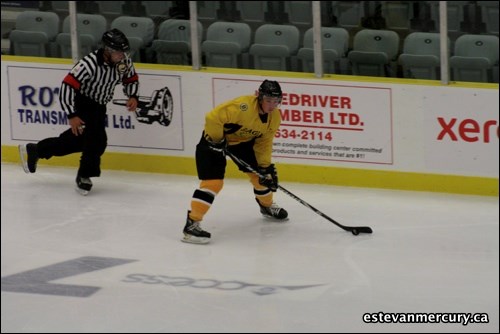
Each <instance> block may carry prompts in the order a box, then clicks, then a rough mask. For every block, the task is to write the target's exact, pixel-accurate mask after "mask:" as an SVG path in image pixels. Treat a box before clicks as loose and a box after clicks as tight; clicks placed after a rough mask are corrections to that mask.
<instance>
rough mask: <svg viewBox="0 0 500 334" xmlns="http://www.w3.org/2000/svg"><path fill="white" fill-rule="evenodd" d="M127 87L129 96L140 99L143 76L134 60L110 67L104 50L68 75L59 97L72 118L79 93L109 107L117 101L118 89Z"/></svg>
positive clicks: (86, 59) (87, 58)
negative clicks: (76, 96) (138, 71)
mask: <svg viewBox="0 0 500 334" xmlns="http://www.w3.org/2000/svg"><path fill="white" fill-rule="evenodd" d="M120 83H121V84H123V93H124V94H125V95H126V96H127V97H132V96H135V97H137V95H138V92H139V77H138V75H137V73H136V71H135V68H134V65H133V63H132V60H131V59H130V58H126V59H125V60H124V61H123V62H121V63H118V64H114V65H109V64H106V63H105V62H104V49H98V50H96V51H93V52H91V53H90V54H88V55H87V56H85V57H84V58H82V59H81V60H80V61H78V63H76V64H75V66H74V67H73V69H72V70H71V71H70V72H69V73H68V74H67V75H66V77H65V78H64V80H63V82H62V84H61V90H60V94H59V100H60V102H61V107H62V109H63V110H64V111H65V112H66V113H67V114H68V118H71V117H73V116H76V115H75V104H74V102H75V95H76V94H77V92H78V93H80V94H82V95H84V96H86V97H88V98H90V99H92V100H93V101H95V102H96V103H99V104H102V105H105V104H107V103H108V102H109V101H111V99H112V98H113V94H114V91H115V87H116V86H117V85H119V84H120Z"/></svg>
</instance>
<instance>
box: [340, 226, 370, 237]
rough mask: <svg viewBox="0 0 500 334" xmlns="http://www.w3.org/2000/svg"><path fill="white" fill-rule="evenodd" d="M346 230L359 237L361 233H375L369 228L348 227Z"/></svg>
mask: <svg viewBox="0 0 500 334" xmlns="http://www.w3.org/2000/svg"><path fill="white" fill-rule="evenodd" d="M346 230H347V231H351V232H352V234H354V235H358V234H360V233H373V230H372V229H371V227H369V226H358V227H348V228H346Z"/></svg>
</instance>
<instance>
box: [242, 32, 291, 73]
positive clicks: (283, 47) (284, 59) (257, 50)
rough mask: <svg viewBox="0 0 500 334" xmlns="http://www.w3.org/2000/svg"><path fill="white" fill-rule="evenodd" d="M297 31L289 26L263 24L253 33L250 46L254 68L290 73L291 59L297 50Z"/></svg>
mask: <svg viewBox="0 0 500 334" xmlns="http://www.w3.org/2000/svg"><path fill="white" fill-rule="evenodd" d="M299 35H300V33H299V29H298V28H297V27H295V26H291V25H278V24H264V25H261V26H260V27H259V28H258V29H257V31H256V32H255V43H254V44H252V46H250V51H249V53H250V55H251V56H252V57H253V61H254V67H255V68H256V69H261V70H277V71H290V70H291V67H292V66H291V60H292V59H291V57H292V56H295V55H296V54H297V51H298V48H299V42H300V40H299V38H300V37H299Z"/></svg>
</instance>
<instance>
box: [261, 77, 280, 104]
mask: <svg viewBox="0 0 500 334" xmlns="http://www.w3.org/2000/svg"><path fill="white" fill-rule="evenodd" d="M264 96H269V97H277V98H279V99H281V98H282V97H283V92H282V91H281V87H280V84H279V83H278V81H271V80H264V82H263V83H262V84H261V85H260V87H259V100H261V99H262V97H264Z"/></svg>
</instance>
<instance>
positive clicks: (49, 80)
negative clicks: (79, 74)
mask: <svg viewBox="0 0 500 334" xmlns="http://www.w3.org/2000/svg"><path fill="white" fill-rule="evenodd" d="M69 69H70V68H69V67H68V68H67V69H61V68H60V67H54V68H52V67H50V65H40V66H38V67H26V66H22V67H20V66H8V67H7V75H8V78H7V80H8V83H9V90H10V91H9V105H10V108H9V110H10V113H11V115H10V116H11V117H10V121H11V124H10V126H11V139H13V140H26V141H38V140H41V139H44V138H47V137H57V136H59V134H60V133H62V132H63V131H65V130H67V129H68V126H69V125H68V119H67V117H66V113H65V112H64V111H63V110H62V109H61V106H60V103H59V89H60V85H61V82H62V80H63V78H64V77H65V75H66V74H67V73H68V71H69ZM139 82H140V88H139V91H140V96H139V107H138V108H137V110H136V111H135V112H128V111H127V109H126V108H125V103H126V101H127V100H126V96H125V95H124V94H123V88H122V86H121V85H119V86H117V87H116V90H115V96H114V99H113V100H112V102H110V103H108V106H107V116H108V117H107V129H106V132H107V134H108V146H116V147H133V148H143V149H144V148H146V149H158V150H183V149H184V142H183V138H184V136H183V131H184V128H183V123H182V105H181V104H182V99H181V91H180V87H181V79H180V77H179V76H175V75H162V74H139Z"/></svg>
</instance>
